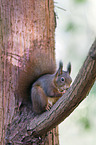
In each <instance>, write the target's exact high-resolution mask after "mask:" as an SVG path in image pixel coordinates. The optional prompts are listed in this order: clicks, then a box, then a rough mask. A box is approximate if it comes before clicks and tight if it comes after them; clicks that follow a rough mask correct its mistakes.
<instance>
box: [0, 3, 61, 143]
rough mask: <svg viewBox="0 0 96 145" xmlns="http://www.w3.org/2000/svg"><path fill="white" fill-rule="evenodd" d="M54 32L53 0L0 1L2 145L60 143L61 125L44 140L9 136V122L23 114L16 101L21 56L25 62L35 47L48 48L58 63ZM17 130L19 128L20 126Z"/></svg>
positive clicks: (0, 122) (0, 129) (0, 132)
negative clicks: (7, 131) (21, 139)
mask: <svg viewBox="0 0 96 145" xmlns="http://www.w3.org/2000/svg"><path fill="white" fill-rule="evenodd" d="M54 31H55V23H54V5H53V1H52V0H50V1H49V0H45V1H43V0H41V1H39V0H28V1H26V0H23V1H18V0H10V1H9V0H6V1H5V0H2V1H1V0H0V56H1V58H0V106H1V107H0V144H2V145H3V144H5V142H6V144H8V143H9V142H10V143H12V144H14V145H15V144H32V143H33V142H34V143H33V144H38V143H39V144H45V145H55V144H57V145H58V144H59V139H58V128H57V127H56V128H54V129H53V130H51V131H50V132H48V133H47V136H44V137H43V139H42V140H41V139H40V138H39V139H38V138H33V140H34V141H33V140H31V139H29V140H30V141H29V142H26V141H25V140H24V141H22V142H19V140H20V139H19V138H18V139H17V140H14V139H13V140H11V141H10V140H9V138H7V137H6V129H7V127H8V124H10V123H11V122H12V120H13V118H15V120H16V119H17V117H18V116H19V114H17V109H18V108H17V106H16V105H18V104H17V101H16V100H15V88H16V83H17V82H16V80H17V76H18V67H17V66H20V65H21V64H20V61H19V58H20V57H22V56H24V58H23V62H22V64H23V65H24V63H25V61H26V59H27V57H28V56H29V53H30V55H31V54H32V51H33V50H34V49H35V50H37V49H38V50H40V51H41V50H44V51H48V53H49V54H50V56H49V59H50V58H52V59H53V62H54V66H55V52H54V51H55V49H54ZM11 54H12V55H11ZM19 56H20V57H19ZM28 109H30V107H29V108H28ZM23 111H24V109H23ZM23 111H22V112H23ZM23 113H24V112H23ZM31 115H32V114H31ZM26 117H27V116H26ZM22 125H23V123H22ZM16 131H17V132H18V131H19V126H18V128H17V130H16ZM10 138H11V136H10ZM14 138H15V137H14ZM20 138H21V136H20ZM25 142H26V143H25ZM40 142H41V143H40Z"/></svg>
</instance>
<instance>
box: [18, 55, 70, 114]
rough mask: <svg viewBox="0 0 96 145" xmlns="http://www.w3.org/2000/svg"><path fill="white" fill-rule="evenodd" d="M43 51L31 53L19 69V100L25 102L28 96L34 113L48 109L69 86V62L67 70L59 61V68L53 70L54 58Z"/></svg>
mask: <svg viewBox="0 0 96 145" xmlns="http://www.w3.org/2000/svg"><path fill="white" fill-rule="evenodd" d="M43 54H44V53H34V52H33V53H32V57H29V58H31V59H29V60H28V61H27V63H25V64H24V68H23V70H22V69H21V68H20V69H19V75H18V76H19V77H18V89H17V90H18V95H19V96H20V98H21V100H20V101H21V102H22V101H23V102H27V100H28V98H29V96H30V98H31V101H32V109H33V111H34V112H35V113H36V114H41V113H42V112H45V111H46V110H50V108H51V106H52V105H53V104H54V103H55V102H56V101H57V100H58V99H59V98H60V97H61V96H62V95H63V94H64V93H65V92H66V90H67V89H68V88H69V87H70V84H71V82H72V79H71V77H70V73H71V63H69V64H68V66H67V71H64V70H63V63H62V62H61V61H60V63H59V68H58V70H57V71H55V61H54V59H53V60H52V59H49V58H48V56H46V55H45V54H44V55H43Z"/></svg>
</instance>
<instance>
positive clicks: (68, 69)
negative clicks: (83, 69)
mask: <svg viewBox="0 0 96 145" xmlns="http://www.w3.org/2000/svg"><path fill="white" fill-rule="evenodd" d="M67 71H68V72H69V74H70V73H71V63H70V62H69V63H68V65H67Z"/></svg>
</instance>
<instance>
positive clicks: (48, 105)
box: [46, 103, 52, 111]
mask: <svg viewBox="0 0 96 145" xmlns="http://www.w3.org/2000/svg"><path fill="white" fill-rule="evenodd" d="M51 107H52V105H51V104H50V103H48V104H47V106H46V110H47V111H49V110H50V109H51Z"/></svg>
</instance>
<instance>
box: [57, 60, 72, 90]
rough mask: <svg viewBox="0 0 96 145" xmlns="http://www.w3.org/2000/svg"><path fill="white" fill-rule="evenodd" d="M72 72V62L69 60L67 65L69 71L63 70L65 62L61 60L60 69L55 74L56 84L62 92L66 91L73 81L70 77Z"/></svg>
mask: <svg viewBox="0 0 96 145" xmlns="http://www.w3.org/2000/svg"><path fill="white" fill-rule="evenodd" d="M70 73H71V63H70V62H69V63H68V65H67V71H64V70H63V63H62V62H61V61H60V63H59V69H58V70H57V72H56V74H55V84H56V86H57V88H58V90H59V91H60V92H65V91H66V90H67V89H68V88H69V87H70V84H71V82H72V79H71V77H70Z"/></svg>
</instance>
